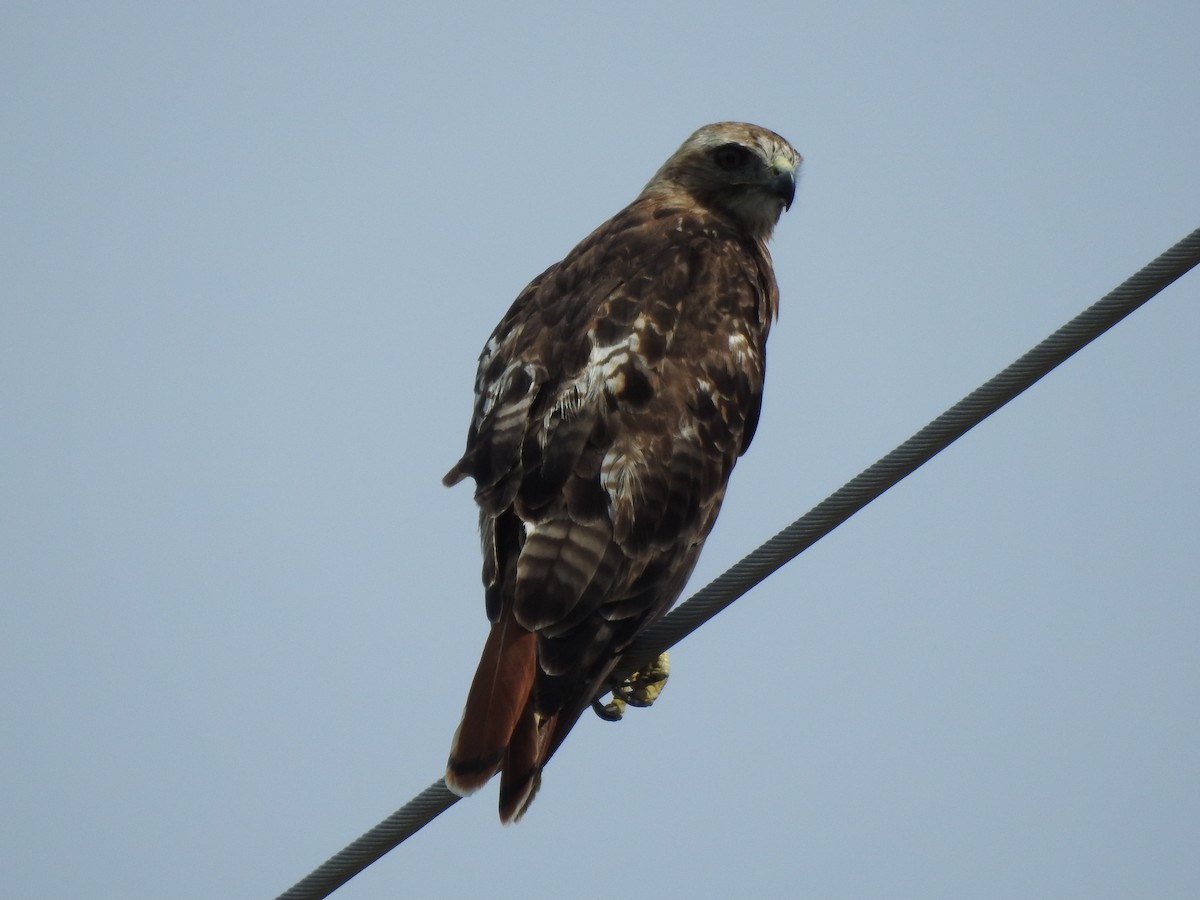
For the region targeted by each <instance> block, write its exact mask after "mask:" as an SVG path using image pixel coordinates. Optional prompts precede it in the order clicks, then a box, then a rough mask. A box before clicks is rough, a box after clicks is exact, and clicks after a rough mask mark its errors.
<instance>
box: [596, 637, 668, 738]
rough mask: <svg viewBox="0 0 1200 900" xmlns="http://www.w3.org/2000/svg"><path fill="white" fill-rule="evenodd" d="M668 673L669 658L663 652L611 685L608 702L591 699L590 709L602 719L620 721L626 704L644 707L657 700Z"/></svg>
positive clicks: (665, 683) (664, 685)
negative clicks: (643, 666)
mask: <svg viewBox="0 0 1200 900" xmlns="http://www.w3.org/2000/svg"><path fill="white" fill-rule="evenodd" d="M670 674H671V659H670V657H669V656H668V655H667V654H666V653H663V654H661V655H660V656H659V657H658V659H656V660H654V662H652V663H650V665H648V666H646V667H645V668H644V669H642V670H641V671H638V672H634V673H633V674H632V675H630V676H629V678H627V679H626V680H625V681H623V682H622V683H620V684H616V685H613V687H612V700H610V701H609V702H608V703H601V702H600V701H599V700H593V701H592V709H594V710H595V711H596V715H598V716H599V717H600V718H602V719H605V720H607V721H609V722H617V721H620V719H621V717H622V716H624V715H625V707H626V706H638V707H646V706H650V705H651V704H652V703H653V702H654V701H655V700H657V699H658V695H659V694H661V693H662V690H663V688H664V687H666V685H667V678H668V677H669V676H670Z"/></svg>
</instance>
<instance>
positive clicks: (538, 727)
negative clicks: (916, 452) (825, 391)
mask: <svg viewBox="0 0 1200 900" xmlns="http://www.w3.org/2000/svg"><path fill="white" fill-rule="evenodd" d="M800 161H801V157H800V154H799V153H797V152H796V151H795V150H794V149H793V148H792V147H791V145H790V144H788V142H787V141H785V140H784V139H783V138H782V137H780V136H779V135H777V134H775V133H774V132H772V131H768V130H767V129H765V128H760V127H757V126H755V125H747V124H744V123H740V122H721V123H719V124H715V125H707V126H705V127H704V128H701V129H700V130H699V131H697V132H696V133H695V134H693V135H692V136H691V137H689V138H688V139H687V140H686V141H685V142H684V144H683V146H682V147H680V148H679V150H677V151H676V152H675V153H674V155H672V156H671V157H670V159H668V160H667V161H666V163H664V164H663V166H662V168H660V169H659V170H658V172H657V173H656V174H655V175H654V177H653V178H652V179H651V180H650V183H649V184H647V185H646V187H645V189H644V190H643V191H642V193H641V194H640V195H639V196H638V197H637V199H636V200H634V201H633V202H632V203H631V204H629V206H627V207H625V208H624V209H623V210H621V211H620V212H619V213H617V214H616V215H615V216H613V217H612V218H611V219H609V220H608V221H607V222H605V223H604V224H603V225H601V226H600V227H599V228H597V229H596V230H595V231H594V232H592V234H591V235H589V236H588V237H586V238H584V240H583V241H582V242H581V243H580V244H579V245H578V246H577V247H576V248H575V249H574V250H572V251H571V252H570V253H569V254H567V256H566V258H565V259H563V260H562V261H561V262H559V263H556V264H555V265H552V266H551V267H550V268H548V269H547V270H546V271H545V272H543V273H542V274H541V275H539V276H538V277H537V278H535V279H534V280H533V282H532V283H531V284H530V285H529V286H528V287H526V288H525V290H524V291H522V292H521V294H520V296H518V297H517V299H516V301H515V302H514V303H513V305H512V307H511V308H510V309H509V311H508V313H507V314H506V315H505V316H504V318H503V319H502V320H501V321H500V324H499V325H497V326H496V330H495V331H494V332H492V335H491V337H490V338H489V339H488V341H487V344H486V346H485V347H484V349H483V353H482V355H481V356H480V359H479V369H478V374H477V376H476V380H475V412H474V416H473V418H472V420H471V425H470V429H469V431H468V435H467V449H466V452H465V453H464V454H463V456H462V459H460V460H459V461H458V462H457V463H456V464H455V465H454V468H452V469H451V470H450V471H449V473H447V475H446V477H445V479H444V481H445V483H446V484H447V485H453V484H456V483H458V482H459V481H461V480H462V479H464V478H466V477H468V476H469V477H470V478H472V479H474V481H475V500H476V502H477V503H478V505H479V521H480V530H481V532H482V543H483V584H484V592H485V605H486V609H487V615H488V619H489V620H490V621H491V631H490V632H489V634H488V637H487V640H486V643H485V644H484V648H483V655H482V658H481V659H480V662H479V668H478V670H477V671H476V673H475V678H474V681H473V682H472V684H471V687H470V691H469V693H468V695H467V702H466V708H465V710H464V712H463V718H462V723H461V724H460V725H459V727H458V731H457V732H456V733H455V735H454V740H453V743H452V746H451V750H450V759H449V762H448V764H447V768H446V785H447V786H448V787H449V788H450V789H451V790H452V791H454V792H455V793H458V794H461V795H466V794H469V793H471V792H472V791H475V790H477V789H478V788H479V787H481V786H482V785H483V784H485V783H486V782H487V781H488V780H489V779H490V778H491V777H492V776H493V775H494V774H495V773H496V772H497V771H499V772H500V773H501V778H500V819H501V821H503V822H506V823H507V822H510V821H512V820H514V819H519V818H520V817H521V815H523V814H524V812H525V810H526V809H527V808H528V806H529V803H530V801H531V800H532V799H533V795H534V793H535V792H536V790H537V788H538V784H539V782H540V780H541V771H542V767H543V766H544V765H545V764H546V761H547V760H548V759H549V757H550V755H551V754H552V753H553V752H554V751H555V750H556V749H557V748H558V746H559V744H560V743H561V742H562V740H563V738H564V737H565V736H566V734H567V732H568V731H569V730H570V729H571V727H572V726H573V725H574V724H575V722H576V721H577V720H578V718H579V716H580V715H581V714H582V713H583V711H584V710H586V709H587V707H588V706H589V705H592V704H593V701H594V700H595V699H596V698H597V697H599V696H601V695H603V694H604V693H606V692H608V691H610V690H612V691H613V692H614V698H616V699H617V701H618V702H617V703H616V704H615V706H617V707H619V706H620V702H619V701H620V700H621V699H623V698H629V699H635V698H637V697H643V698H644V699H643V701H642V702H645V701H648V700H649V699H651V698H652V697H653V696H654V695H655V694H656V693H657V690H658V689H659V688H660V687H661V684H660V683H658V682H659V681H661V679H662V678H665V672H664V673H657V672H656V673H652V674H651V675H650V676H648V677H647V678H644V679H643V684H641V685H640V686H636V687H634V688H630V687H628V686H624V685H615V684H612V683H610V676H611V675H612V673H613V669H614V667H615V666H616V665H617V663H618V662H619V661H620V658H621V654H622V652H623V651H624V650H625V648H626V647H628V645H629V643H630V642H631V641H632V640H633V638H634V637H635V635H637V634H638V632H640V631H641V630H642V629H644V628H645V627H646V626H647V625H649V624H650V623H652V622H654V621H655V620H656V619H658V618H659V617H661V616H662V615H663V614H664V613H665V612H666V611H667V610H668V609H669V608H670V607H671V604H673V603H674V602H675V600H676V599H677V598H678V596H679V594H680V592H681V591H682V590H683V586H684V583H685V582H686V581H687V579H688V576H689V575H690V574H691V572H692V569H693V567H694V566H695V564H696V560H697V558H698V557H699V554H700V549H701V547H702V546H703V545H704V539H705V538H706V537H707V536H708V533H709V531H710V530H711V529H712V527H713V523H714V522H715V520H716V517H717V512H718V511H719V510H720V507H721V501H722V499H723V497H724V495H725V485H726V483H727V481H728V479H729V474H730V472H731V471H732V470H733V464H734V462H735V461H736V459H737V458H738V457H739V456H740V455H741V454H742V453H744V452H745V451H746V448H747V447H748V446H749V444H750V440H751V438H752V437H753V436H754V429H755V426H756V425H757V424H758V416H759V409H760V407H761V402H762V388H763V366H764V353H765V347H766V340H767V332H768V330H769V329H770V326H771V323H772V321H773V320H774V318H775V315H776V310H777V305H778V299H779V291H778V288H777V286H776V283H775V275H774V272H773V271H772V268H771V257H770V255H769V253H768V252H767V247H766V242H767V240H768V238H770V236H771V232H772V230H773V229H774V227H775V224H776V222H778V220H779V217H780V215H781V214H782V213H783V211H784V210H785V209H788V208H789V207H790V206H791V203H792V199H793V197H794V194H795V183H796V173H797V168H798V167H799V165H800ZM613 709H614V704H610V706H609V710H610V711H611V710H613ZM616 712H618V713H619V710H617V711H616Z"/></svg>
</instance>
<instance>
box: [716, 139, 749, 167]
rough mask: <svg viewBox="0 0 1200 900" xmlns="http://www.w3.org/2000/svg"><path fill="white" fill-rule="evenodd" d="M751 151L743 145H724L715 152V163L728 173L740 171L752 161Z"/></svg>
mask: <svg viewBox="0 0 1200 900" xmlns="http://www.w3.org/2000/svg"><path fill="white" fill-rule="evenodd" d="M750 156H751V154H750V151H749V150H747V149H746V148H745V147H743V146H742V145H741V144H722V145H721V146H720V147H717V149H715V150H713V162H715V163H716V164H717V165H718V166H719V167H720V168H722V169H724V170H725V171H726V172H732V171H733V170H734V169H739V168H741V167H742V166H744V165H745V164H746V163H747V162H749V161H750Z"/></svg>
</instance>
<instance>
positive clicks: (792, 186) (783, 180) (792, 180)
mask: <svg viewBox="0 0 1200 900" xmlns="http://www.w3.org/2000/svg"><path fill="white" fill-rule="evenodd" d="M767 191H768V193H770V194H771V196H773V197H778V198H779V199H780V200H782V201H783V208H784V209H785V210H788V209H791V208H792V201H793V200H795V199H796V173H795V172H794V171H792V170H789V169H784V170H783V171H782V172H776V173H775V174H774V175H772V176H771V180H770V181H768V182H767Z"/></svg>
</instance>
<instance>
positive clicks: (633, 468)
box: [600, 447, 646, 515]
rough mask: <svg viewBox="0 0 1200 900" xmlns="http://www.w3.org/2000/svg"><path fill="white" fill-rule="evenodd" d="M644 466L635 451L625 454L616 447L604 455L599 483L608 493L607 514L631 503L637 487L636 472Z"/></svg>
mask: <svg viewBox="0 0 1200 900" xmlns="http://www.w3.org/2000/svg"><path fill="white" fill-rule="evenodd" d="M645 466H646V460H645V458H644V457H643V456H642V454H641V453H640V452H639V451H637V450H635V451H633V452H632V453H626V452H624V451H623V450H618V449H617V448H616V447H614V448H612V449H611V450H609V451H608V453H606V454H604V461H603V462H601V464H600V483H601V484H603V485H604V490H605V491H606V492H607V493H608V506H609V514H610V515H612V514H613V510H615V509H616V508H618V507H621V506H626V505H629V504H630V503H632V502H633V499H634V495H635V494H636V493H637V487H638V470H639V469H643V468H645Z"/></svg>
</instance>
